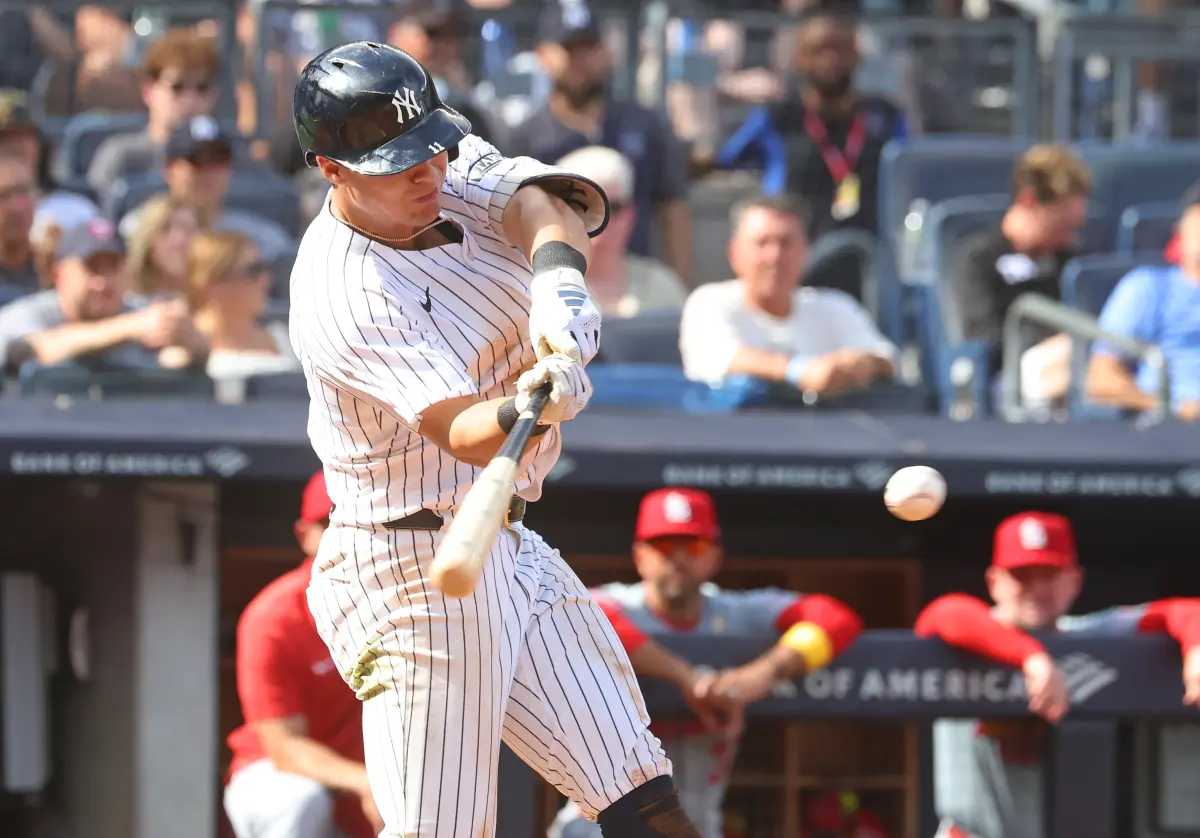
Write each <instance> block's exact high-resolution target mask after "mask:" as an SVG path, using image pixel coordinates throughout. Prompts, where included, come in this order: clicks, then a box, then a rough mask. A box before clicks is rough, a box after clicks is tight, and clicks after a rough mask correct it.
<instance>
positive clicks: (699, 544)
mask: <svg viewBox="0 0 1200 838" xmlns="http://www.w3.org/2000/svg"><path fill="white" fill-rule="evenodd" d="M634 539H635V541H634V545H633V558H634V563H635V564H636V566H637V571H638V575H639V576H640V577H641V578H642V581H641V582H638V583H637V584H633V585H626V584H620V583H613V584H610V585H605V586H603V587H601V588H597V589H595V590H593V591H592V596H593V597H594V599H595V600H596V602H597V604H598V605H599V606H600V607H601V608H602V609H603V610H604V612H605V613H606V614H608V617H609V619H610V620H611V621H612V623H613V627H614V628H615V629H616V631H617V635H618V636H619V637H620V638H621V642H622V643H623V644H624V645H625V649H626V651H628V652H629V656H630V660H631V661H632V662H633V666H634V670H635V671H636V672H637V673H638V674H639V675H643V676H650V677H656V678H664V679H666V680H669V681H672V682H674V683H675V684H676V685H677V686H678V687H679V688H680V690H681V691H682V692H683V693H684V697H685V698H686V699H688V701H689V703H690V704H691V705H692V706H693V709H695V710H697V711H698V717H690V718H682V719H656V720H655V721H654V723H653V724H652V725H651V730H653V731H654V732H655V733H656V734H658V736H659V738H660V739H661V740H662V743H663V746H664V747H665V748H666V750H667V754H668V755H669V756H670V758H671V763H672V765H673V766H674V769H675V783H676V786H677V787H678V789H679V798H680V800H681V801H682V803H683V808H684V811H686V812H687V814H688V816H689V817H691V819H692V821H693V822H694V823H695V824H696V825H697V826H698V827H699V829H700V833H701V834H702V835H703V836H704V838H721V835H722V834H723V833H722V824H721V821H722V814H721V806H722V803H723V801H724V799H725V790H726V788H727V787H728V784H729V773H730V769H731V768H732V766H733V761H734V758H735V757H736V756H737V746H738V739H739V738H740V734H741V713H740V709H741V708H742V707H744V706H745V705H746V704H750V703H753V702H755V701H758V700H759V699H761V698H765V697H766V696H767V695H768V694H769V693H770V692H771V689H772V688H773V687H774V686H775V684H776V682H778V681H780V680H782V679H792V678H796V677H799V676H800V675H802V674H803V673H805V672H808V671H810V670H812V669H816V668H819V667H821V666H824V665H825V664H827V663H828V662H829V661H830V660H832V658H833V657H834V656H835V655H837V654H838V653H840V652H841V651H842V650H843V649H845V648H846V647H847V646H848V645H849V644H850V643H851V642H852V641H853V640H854V638H855V637H857V636H858V633H859V631H860V629H861V626H862V623H861V621H860V620H859V618H858V616H857V615H856V614H855V613H854V612H853V611H852V610H851V609H850V608H849V607H847V606H846V605H845V604H843V603H841V602H839V601H838V600H836V599H834V598H833V597H829V596H824V595H821V594H807V595H805V594H796V593H793V592H791V591H785V590H781V589H779V588H758V589H755V590H748V591H726V590H722V589H721V588H719V587H717V586H716V585H715V584H713V583H712V581H711V579H712V577H713V576H714V575H715V574H716V572H717V570H718V569H719V567H720V563H721V557H722V549H721V540H720V528H719V527H718V525H717V517H716V511H715V508H714V505H713V500H712V497H711V496H710V495H708V494H707V493H706V492H702V491H699V490H696V489H684V488H668V489H659V490H656V491H653V492H650V493H649V494H647V495H646V496H645V497H644V498H642V503H641V506H640V508H639V511H638V519H637V527H636V530H635V534H634ZM672 634H700V635H722V634H728V635H742V636H747V635H748V636H760V637H762V638H764V639H767V638H773V639H776V642H775V644H774V645H773V646H772V647H771V649H770V650H769V651H767V652H766V653H764V654H763V655H761V656H759V657H758V658H756V659H754V660H752V661H750V662H749V663H746V664H743V665H742V666H738V667H735V668H732V669H728V670H725V671H723V672H712V671H711V670H708V671H706V670H705V669H704V668H697V667H693V666H691V665H690V664H688V663H687V662H686V661H683V660H681V659H679V658H678V657H677V656H675V655H672V654H671V653H670V652H667V651H666V650H665V649H663V648H662V647H660V646H659V645H658V644H657V643H655V642H654V640H653V639H652V638H653V636H655V635H657V636H662V635H672ZM720 708H726V709H729V708H732V710H733V712H732V713H729V714H727V715H726V718H725V720H724V723H723V724H720V723H718V724H714V722H717V721H718V717H719V715H720V712H719V710H720ZM710 711H712V712H710ZM597 834H598V833H597V831H596V829H595V826H594V825H593V824H590V823H588V822H587V821H585V820H583V819H582V818H581V817H580V815H579V812H578V810H577V808H576V807H575V806H574V805H572V804H568V805H567V806H566V807H564V808H563V810H562V811H561V812H560V813H559V815H558V817H557V818H556V819H555V822H554V825H553V826H552V828H551V830H550V833H549V835H550V838H594V836H596V835H597Z"/></svg>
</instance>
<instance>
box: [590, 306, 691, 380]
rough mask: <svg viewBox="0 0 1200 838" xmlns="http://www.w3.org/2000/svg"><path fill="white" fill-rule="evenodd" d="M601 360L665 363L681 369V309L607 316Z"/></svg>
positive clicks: (623, 362) (626, 362)
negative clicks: (632, 315) (628, 315)
mask: <svg viewBox="0 0 1200 838" xmlns="http://www.w3.org/2000/svg"><path fill="white" fill-rule="evenodd" d="M600 360H601V361H603V362H605V363H610V364H665V365H668V366H673V367H676V368H679V367H681V366H682V365H683V361H682V359H681V358H680V356H679V312H678V311H673V310H672V311H651V312H647V313H645V314H639V315H638V316H636V317H607V318H605V320H604V332H603V335H602V337H601V340H600Z"/></svg>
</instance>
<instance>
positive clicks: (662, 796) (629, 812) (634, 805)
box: [599, 777, 700, 838]
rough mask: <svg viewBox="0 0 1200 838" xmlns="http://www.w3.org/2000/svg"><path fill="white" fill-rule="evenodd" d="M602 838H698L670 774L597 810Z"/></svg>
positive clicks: (644, 784)
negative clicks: (684, 810) (598, 811)
mask: <svg viewBox="0 0 1200 838" xmlns="http://www.w3.org/2000/svg"><path fill="white" fill-rule="evenodd" d="M599 821H600V832H601V834H603V835H604V838H700V833H699V832H697V831H696V827H694V826H692V822H691V821H689V820H688V817H687V815H685V814H684V813H683V809H682V807H680V805H679V795H677V794H676V793H675V784H674V783H673V782H672V781H671V778H670V777H655V778H654V779H653V780H650V781H649V782H646V783H642V785H640V786H638V787H637V788H636V789H634V790H633V791H631V792H629V794H627V795H625V796H624V797H622V798H621V799H620V800H618V801H617V802H616V803H614V804H612V805H611V806H609V807H608V808H607V809H605V810H604V811H603V812H601V813H600V817H599Z"/></svg>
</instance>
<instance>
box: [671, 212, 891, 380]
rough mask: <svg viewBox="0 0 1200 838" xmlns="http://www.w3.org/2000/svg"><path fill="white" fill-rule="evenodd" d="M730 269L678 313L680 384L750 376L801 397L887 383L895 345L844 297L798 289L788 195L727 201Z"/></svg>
mask: <svg viewBox="0 0 1200 838" xmlns="http://www.w3.org/2000/svg"><path fill="white" fill-rule="evenodd" d="M732 221H733V235H732V236H731V237H730V240H729V264H730V265H731V266H732V267H733V271H734V274H735V275H736V278H735V279H730V280H726V281H725V282H714V283H710V284H708V285H703V286H701V287H700V288H697V289H696V290H695V291H693V292H692V293H691V295H690V296H689V297H688V300H687V303H686V304H685V305H684V307H683V322H682V324H681V327H680V340H679V343H680V351H681V352H682V354H683V367H684V372H685V373H687V376H688V378H692V379H696V380H699V381H709V382H713V383H717V382H720V381H722V380H724V379H725V378H726V377H728V376H731V375H749V376H754V377H757V378H762V379H766V380H768V381H776V382H786V383H788V384H791V385H793V386H794V387H796V389H798V390H799V391H801V392H802V393H803V394H804V395H805V399H806V401H814V400H816V399H818V398H822V397H828V396H833V395H837V394H840V393H844V392H847V391H851V390H858V389H862V388H864V387H867V386H869V385H870V384H872V383H873V382H875V381H879V380H887V379H890V378H891V377H892V376H893V375H894V373H895V367H894V366H893V359H894V357H895V352H896V348H895V347H894V346H893V345H892V344H891V343H890V342H888V340H887V339H886V338H885V337H883V335H881V334H880V333H879V330H878V329H877V328H876V327H875V324H874V323H872V322H871V318H870V316H869V315H868V314H867V313H866V311H865V310H864V309H863V308H862V306H860V305H859V304H858V303H857V302H856V301H855V300H854V299H853V298H851V297H849V296H848V295H846V294H844V293H842V292H841V291H834V290H832V289H825V288H803V287H801V278H802V276H803V273H804V264H805V261H806V259H807V256H808V241H807V239H806V237H805V233H804V230H805V211H804V207H803V205H802V204H801V203H800V202H799V201H797V200H796V199H795V198H791V197H780V198H767V197H757V198H751V199H748V200H746V201H743V202H740V203H738V204H736V205H735V206H734V208H733V212H732Z"/></svg>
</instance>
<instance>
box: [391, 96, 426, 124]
mask: <svg viewBox="0 0 1200 838" xmlns="http://www.w3.org/2000/svg"><path fill="white" fill-rule="evenodd" d="M392 107H394V108H395V109H396V121H397V122H399V123H400V124H401V125H403V124H404V123H406V122H408V121H409V120H410V119H415V118H416V117H418V116H420V115H421V103H420V102H418V101H417V94H416V92H415V91H413V90H410V89H409V88H407V87H406V88H404V95H403V96H401V95H400V91H399V90H397V91H396V92H395V94H394V95H393V96H392ZM401 109H403V110H401Z"/></svg>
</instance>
